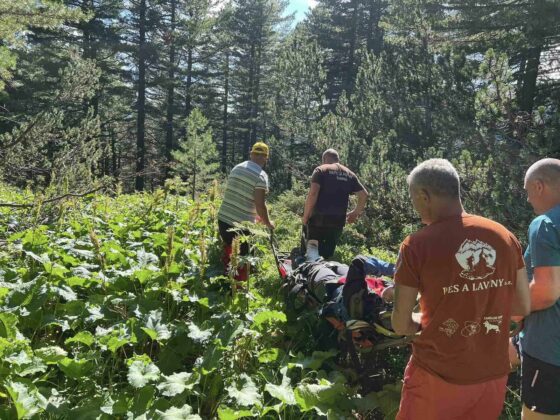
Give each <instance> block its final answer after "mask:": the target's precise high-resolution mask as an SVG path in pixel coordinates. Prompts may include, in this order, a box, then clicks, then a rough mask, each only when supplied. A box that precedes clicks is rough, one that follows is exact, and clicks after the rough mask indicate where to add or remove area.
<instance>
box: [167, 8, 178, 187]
mask: <svg viewBox="0 0 560 420" xmlns="http://www.w3.org/2000/svg"><path fill="white" fill-rule="evenodd" d="M176 8H177V2H176V0H171V22H170V24H171V28H170V32H171V35H170V37H169V69H168V72H167V77H168V83H169V86H168V87H167V118H166V119H167V124H166V127H165V128H166V131H165V157H166V158H167V167H166V170H165V174H166V177H169V173H170V170H171V167H170V165H171V160H172V156H171V152H172V151H173V119H174V116H175V109H174V96H175V12H176Z"/></svg>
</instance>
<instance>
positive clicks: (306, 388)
mask: <svg viewBox="0 0 560 420" xmlns="http://www.w3.org/2000/svg"><path fill="white" fill-rule="evenodd" d="M347 392H348V391H347V389H346V388H345V387H344V385H343V384H341V383H339V382H337V383H331V382H329V381H327V380H325V379H323V380H321V381H320V382H319V383H318V384H300V385H298V386H297V388H296V390H295V392H294V394H295V398H296V402H297V404H298V405H299V407H300V409H301V411H304V412H305V411H309V410H315V411H316V412H317V413H318V414H320V415H323V416H326V415H327V412H328V411H329V410H330V409H333V410H335V411H342V410H344V409H345V408H348V407H349V406H350V402H349V400H348V396H347Z"/></svg>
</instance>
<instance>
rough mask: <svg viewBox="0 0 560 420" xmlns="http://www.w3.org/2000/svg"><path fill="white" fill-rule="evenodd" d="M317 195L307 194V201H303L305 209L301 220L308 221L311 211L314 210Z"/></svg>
mask: <svg viewBox="0 0 560 420" xmlns="http://www.w3.org/2000/svg"><path fill="white" fill-rule="evenodd" d="M317 197H318V196H317V195H315V194H311V193H310V194H308V195H307V199H306V200H305V208H304V210H303V218H304V219H305V220H309V218H310V217H311V214H312V213H313V209H314V208H315V204H317Z"/></svg>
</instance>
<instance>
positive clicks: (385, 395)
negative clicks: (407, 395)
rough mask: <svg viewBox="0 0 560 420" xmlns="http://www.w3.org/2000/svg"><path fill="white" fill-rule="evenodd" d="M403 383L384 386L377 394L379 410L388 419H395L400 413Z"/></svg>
mask: <svg viewBox="0 0 560 420" xmlns="http://www.w3.org/2000/svg"><path fill="white" fill-rule="evenodd" d="M401 389H402V383H399V382H397V383H395V384H388V385H384V386H383V389H382V390H381V391H379V392H378V393H377V395H376V396H377V401H378V403H379V408H380V409H381V411H382V412H383V415H384V417H385V418H386V419H394V418H395V417H396V415H397V412H398V411H399V404H400V401H401Z"/></svg>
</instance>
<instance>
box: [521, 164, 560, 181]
mask: <svg viewBox="0 0 560 420" xmlns="http://www.w3.org/2000/svg"><path fill="white" fill-rule="evenodd" d="M536 179H539V180H541V181H542V182H544V183H545V184H548V185H553V186H558V185H560V160H558V159H552V158H546V159H541V160H539V161H538V162H535V163H533V165H531V167H530V168H529V169H528V170H527V174H526V175H525V180H526V181H528V180H536Z"/></svg>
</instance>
